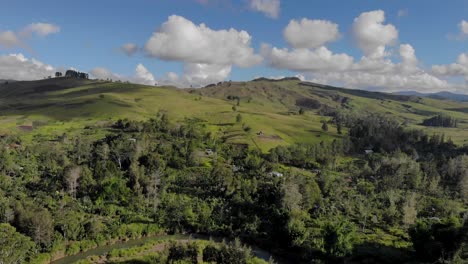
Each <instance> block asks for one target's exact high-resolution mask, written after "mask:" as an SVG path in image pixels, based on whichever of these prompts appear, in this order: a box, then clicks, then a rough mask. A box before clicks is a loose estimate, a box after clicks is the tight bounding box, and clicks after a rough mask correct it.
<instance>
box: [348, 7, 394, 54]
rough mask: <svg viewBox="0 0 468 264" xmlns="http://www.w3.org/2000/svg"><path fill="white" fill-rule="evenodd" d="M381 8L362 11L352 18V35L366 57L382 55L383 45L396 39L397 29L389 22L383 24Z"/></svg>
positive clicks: (383, 15)
mask: <svg viewBox="0 0 468 264" xmlns="http://www.w3.org/2000/svg"><path fill="white" fill-rule="evenodd" d="M384 22H385V13H384V11H382V10H376V11H371V12H365V13H362V14H361V15H360V16H359V17H357V18H355V19H354V23H353V35H354V38H355V39H356V41H357V44H358V46H359V47H360V48H361V50H362V51H363V52H364V54H365V55H366V56H367V57H376V58H377V57H384V56H386V55H387V53H386V50H385V47H386V46H387V45H392V44H394V43H396V41H397V40H398V30H397V29H396V28H395V27H394V26H393V25H391V24H387V25H384V24H383V23H384Z"/></svg>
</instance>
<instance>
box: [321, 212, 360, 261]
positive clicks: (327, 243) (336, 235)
mask: <svg viewBox="0 0 468 264" xmlns="http://www.w3.org/2000/svg"><path fill="white" fill-rule="evenodd" d="M355 230H356V228H355V227H354V225H353V224H352V223H351V222H348V221H346V220H344V219H343V220H341V221H339V222H329V223H327V224H326V226H325V228H324V229H323V232H324V234H323V242H324V248H325V252H326V253H327V254H328V255H330V256H335V257H342V256H346V255H347V254H349V253H351V251H352V250H353V246H354V245H353V241H354V236H355Z"/></svg>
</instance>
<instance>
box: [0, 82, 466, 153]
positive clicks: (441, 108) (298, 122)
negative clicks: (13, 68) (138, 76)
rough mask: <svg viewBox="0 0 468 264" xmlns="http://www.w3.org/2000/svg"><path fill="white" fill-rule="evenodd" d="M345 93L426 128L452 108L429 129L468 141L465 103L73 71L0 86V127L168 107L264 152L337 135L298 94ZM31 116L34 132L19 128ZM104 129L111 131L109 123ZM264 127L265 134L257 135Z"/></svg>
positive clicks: (45, 128)
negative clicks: (159, 81) (120, 79)
mask: <svg viewBox="0 0 468 264" xmlns="http://www.w3.org/2000/svg"><path fill="white" fill-rule="evenodd" d="M228 95H233V96H239V97H241V102H240V106H238V107H237V112H234V111H233V110H232V106H233V105H235V103H236V101H229V100H226V98H227V96H228ZM345 97H346V98H347V100H348V102H347V104H346V105H347V107H349V108H351V109H354V110H356V111H372V112H380V113H387V114H388V115H392V116H396V117H397V118H399V119H400V120H401V121H403V120H408V121H409V123H410V126H412V127H420V126H418V125H417V124H418V123H420V122H421V121H422V120H423V119H424V118H427V117H429V116H432V115H434V114H437V113H440V112H444V113H447V114H449V115H451V116H454V117H456V118H458V119H459V120H461V122H460V127H459V128H430V129H429V128H425V129H426V130H428V131H429V133H442V132H443V133H445V134H446V136H448V137H452V139H453V140H454V141H455V142H457V143H464V142H465V141H466V137H467V133H468V132H467V130H466V129H468V113H464V112H463V111H453V109H463V108H467V107H468V105H467V104H463V103H457V102H452V101H442V100H435V99H429V98H423V99H421V98H409V97H404V96H395V95H387V94H380V93H371V92H365V91H359V90H346V89H339V88H333V87H325V86H317V85H311V84H304V83H301V82H300V81H297V80H284V81H275V82H273V81H268V80H260V81H252V82H232V83H227V82H225V83H221V84H219V85H217V86H216V87H208V88H203V89H198V90H179V89H175V88H170V87H154V86H144V85H135V84H126V83H109V82H99V81H92V80H85V81H83V80H73V79H67V78H60V79H50V80H40V81H34V82H18V83H12V84H9V85H0V112H1V115H0V134H1V133H17V132H19V133H21V134H22V135H23V137H24V138H25V139H32V138H33V137H34V136H35V135H37V134H45V135H49V136H50V137H55V136H57V135H61V134H63V133H69V134H73V133H75V131H76V128H83V127H85V126H97V127H99V126H105V124H106V123H109V121H111V120H116V119H119V118H129V119H139V120H141V119H145V118H149V117H151V116H154V115H155V114H156V113H157V112H158V111H159V110H166V111H167V112H168V113H169V116H170V117H171V119H172V120H183V119H184V118H186V117H197V118H199V119H201V120H204V121H206V124H207V126H208V127H209V128H210V129H211V130H212V131H213V132H215V133H217V134H218V135H219V136H220V137H223V138H225V139H226V140H228V141H230V142H239V143H249V144H251V145H252V146H254V147H259V148H260V149H262V150H263V151H266V150H268V149H269V148H271V147H274V146H277V145H279V144H291V143H294V142H303V143H314V142H319V141H322V140H331V139H333V138H338V137H339V135H337V134H336V128H335V127H334V126H333V125H330V126H329V131H328V133H325V132H323V131H322V130H321V123H320V121H321V120H323V119H324V118H323V117H321V116H319V115H317V113H316V112H317V109H311V110H310V111H306V113H305V115H297V114H293V112H297V110H298V109H299V106H298V105H297V100H299V101H301V100H304V98H305V99H307V100H309V101H307V100H306V101H305V102H306V105H307V103H310V102H320V104H322V105H329V106H332V107H340V105H341V102H340V101H339V100H340V99H343V98H345ZM299 104H300V103H299ZM446 109H452V110H446ZM238 113H240V114H241V115H242V122H240V123H236V122H235V120H236V115H237V114H238ZM33 123H34V125H35V126H34V127H35V128H34V130H33V131H32V132H24V131H21V130H20V129H19V128H18V127H17V126H19V125H30V124H33ZM244 124H245V126H249V127H251V128H252V129H251V131H250V132H248V133H247V132H245V131H244V130H243V129H242V127H243V125H244ZM99 131H101V133H105V131H104V130H103V129H101V130H99ZM259 131H262V132H263V135H257V132H259Z"/></svg>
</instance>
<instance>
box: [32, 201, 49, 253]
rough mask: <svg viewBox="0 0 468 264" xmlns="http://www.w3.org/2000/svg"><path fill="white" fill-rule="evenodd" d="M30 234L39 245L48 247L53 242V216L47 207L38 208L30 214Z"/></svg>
mask: <svg viewBox="0 0 468 264" xmlns="http://www.w3.org/2000/svg"><path fill="white" fill-rule="evenodd" d="M29 221H30V225H31V227H30V229H31V230H30V236H31V237H32V238H33V240H34V242H36V244H37V245H40V246H42V247H43V248H47V247H49V246H50V245H51V243H52V235H53V233H54V226H53V221H52V216H51V215H50V213H49V211H48V210H47V209H37V210H35V211H34V213H33V215H31V216H30V219H29Z"/></svg>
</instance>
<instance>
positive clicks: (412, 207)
mask: <svg viewBox="0 0 468 264" xmlns="http://www.w3.org/2000/svg"><path fill="white" fill-rule="evenodd" d="M402 210H403V224H404V225H405V226H409V225H412V224H414V221H416V217H417V214H418V211H417V210H416V193H411V194H409V195H408V196H407V198H406V202H405V204H404V205H403V209H402Z"/></svg>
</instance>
